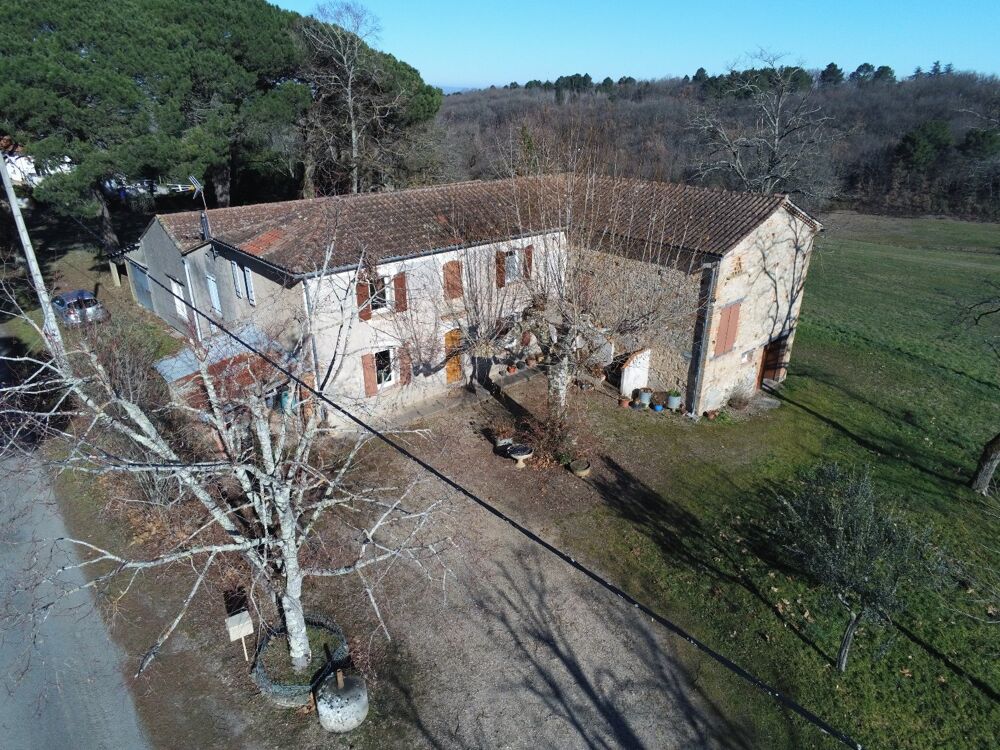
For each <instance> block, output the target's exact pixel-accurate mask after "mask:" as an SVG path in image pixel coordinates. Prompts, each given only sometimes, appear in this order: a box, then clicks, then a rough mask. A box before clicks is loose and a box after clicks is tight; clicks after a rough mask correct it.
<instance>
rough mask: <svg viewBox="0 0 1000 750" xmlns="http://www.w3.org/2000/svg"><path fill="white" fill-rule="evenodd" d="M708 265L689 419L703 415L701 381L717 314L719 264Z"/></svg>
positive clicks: (705, 267)
mask: <svg viewBox="0 0 1000 750" xmlns="http://www.w3.org/2000/svg"><path fill="white" fill-rule="evenodd" d="M720 262H721V261H718V260H717V261H715V262H714V263H706V264H705V265H703V266H702V269H708V271H709V282H708V296H707V298H706V300H705V314H704V315H702V321H701V329H700V330H699V331H698V367H697V369H696V370H695V373H694V388H693V389H692V391H693V393H694V399H693V401H694V403H693V404H692V405H691V411H689V412H688V417H690V418H691V419H698V417H699V415H700V414H701V381H702V378H703V376H704V373H705V365H706V363H707V362H708V332H709V330H711V328H712V315H713V314H714V312H715V285H716V283H717V282H718V280H719V263H720Z"/></svg>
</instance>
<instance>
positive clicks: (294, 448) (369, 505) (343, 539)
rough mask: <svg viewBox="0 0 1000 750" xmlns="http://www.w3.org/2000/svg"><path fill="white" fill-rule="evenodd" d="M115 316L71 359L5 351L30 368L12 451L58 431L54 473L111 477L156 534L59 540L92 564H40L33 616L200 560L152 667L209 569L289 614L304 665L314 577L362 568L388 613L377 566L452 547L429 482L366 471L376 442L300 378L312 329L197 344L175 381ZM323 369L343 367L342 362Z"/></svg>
mask: <svg viewBox="0 0 1000 750" xmlns="http://www.w3.org/2000/svg"><path fill="white" fill-rule="evenodd" d="M11 304H12V305H15V308H14V309H15V311H16V313H17V314H19V315H20V316H21V317H22V318H23V320H24V322H25V325H27V326H30V327H31V328H32V329H33V330H34V331H35V332H36V333H37V334H38V336H39V339H40V340H41V341H43V342H46V341H47V339H45V338H44V337H43V336H42V331H41V330H40V328H39V327H38V326H37V325H36V324H35V323H34V322H33V320H32V318H31V317H30V316H28V315H27V314H25V313H24V311H23V310H19V309H17V308H16V303H15V302H13V300H12V301H11ZM110 325H111V326H117V328H116V329H115V330H114V331H111V330H109V329H108V328H106V327H104V328H101V329H100V330H87V329H84V330H83V331H81V332H80V333H79V334H77V333H73V334H72V335H69V336H67V337H66V338H65V344H66V356H65V357H64V358H63V357H60V358H56V357H54V356H52V355H53V353H54V352H53V351H50V350H52V349H53V347H58V346H61V345H62V344H63V338H62V337H58V338H59V340H58V341H57V342H52V343H51V344H49V345H48V346H46V348H45V349H43V350H42V351H41V352H40V353H33V352H23V353H22V352H7V353H5V354H4V355H3V357H2V359H3V364H4V365H6V366H9V367H10V368H11V370H12V371H14V372H16V373H18V374H19V377H17V378H15V379H12V380H11V382H9V383H5V384H4V386H3V388H2V391H0V424H3V426H4V430H3V438H4V444H3V446H2V447H3V449H4V451H17V450H28V448H27V447H26V446H25V443H24V438H25V437H26V436H28V435H31V436H32V437H33V438H34V439H35V441H37V440H38V439H42V440H45V441H47V442H48V443H49V444H50V450H49V451H48V452H47V454H48V455H51V456H56V457H57V458H54V459H52V460H51V462H50V463H51V464H52V468H54V469H55V470H60V471H61V470H73V471H76V472H84V473H87V474H91V475H95V476H100V477H106V478H108V481H111V482H112V483H113V484H114V486H115V488H116V490H117V491H116V493H115V496H114V497H113V498H112V500H111V502H112V504H113V505H114V506H116V507H117V508H118V509H119V510H120V511H121V512H122V513H123V514H125V515H129V516H130V517H131V518H132V519H133V521H137V522H138V523H140V524H141V525H142V526H143V530H144V532H145V533H143V534H140V535H139V538H140V539H141V540H142V542H141V543H134V544H132V545H129V546H126V547H123V548H121V549H112V548H109V547H107V545H104V544H101V543H100V542H99V541H97V540H94V539H88V538H85V537H71V538H65V539H61V540H48V542H49V543H54V544H60V545H68V546H70V547H72V548H73V549H74V551H75V553H76V554H77V555H78V559H79V562H76V563H71V564H69V565H67V566H64V567H62V568H60V569H58V570H56V571H43V570H39V571H37V573H38V577H37V578H36V579H35V580H33V581H31V582H30V583H29V582H26V583H25V587H26V588H28V589H29V590H30V591H31V592H32V594H33V597H34V604H35V606H34V607H32V608H31V611H30V612H22V614H23V615H24V616H26V617H35V618H37V617H39V616H41V617H44V616H45V614H46V613H47V612H48V611H49V610H50V608H51V606H52V604H53V603H54V602H55V601H57V600H59V599H61V598H63V597H66V596H70V595H73V594H76V593H79V592H80V591H81V590H87V589H89V590H93V591H115V592H116V595H120V593H121V592H126V591H128V590H129V589H130V588H131V587H132V586H134V585H136V582H137V581H139V580H141V579H142V577H143V574H144V573H146V572H148V571H153V570H157V569H163V568H166V567H168V566H179V565H188V566H190V567H191V568H192V570H193V571H194V572H195V580H194V582H193V583H192V585H191V588H190V590H189V594H188V596H187V598H186V599H185V601H184V602H183V604H182V605H181V608H180V610H179V611H178V612H177V614H176V617H175V618H174V619H173V620H172V621H170V622H169V623H168V624H167V625H166V626H165V627H164V629H163V631H162V633H161V634H160V636H159V638H157V639H156V641H155V643H153V644H152V645H151V647H150V649H149V650H148V651H147V652H146V654H145V655H144V657H143V658H142V660H141V663H140V664H139V667H138V670H137V671H138V672H142V671H143V670H144V669H146V668H147V666H148V665H149V663H150V662H151V661H152V660H153V659H154V658H155V656H156V655H157V653H158V652H159V650H160V649H161V647H162V646H163V643H164V642H165V641H166V640H167V638H169V637H170V635H171V633H172V632H173V631H174V630H175V628H176V627H177V625H178V623H179V622H180V621H181V619H182V618H183V617H184V614H185V612H186V611H187V610H188V608H189V606H190V604H191V602H192V601H193V599H194V597H195V595H196V594H197V592H198V590H199V588H200V587H201V585H202V583H203V581H204V580H205V579H206V577H208V576H210V575H212V574H213V571H214V570H217V569H220V570H228V571H229V574H230V576H235V577H237V578H239V579H241V581H242V582H243V583H244V584H245V585H246V588H247V589H248V590H250V591H251V592H261V591H263V592H264V594H265V596H263V597H259V598H256V597H255V601H258V602H259V604H260V605H261V606H262V607H263V610H262V611H263V614H264V616H268V617H270V616H274V615H275V614H276V615H277V616H279V617H280V618H281V620H282V621H283V623H284V625H285V627H286V630H287V638H288V650H289V655H290V659H291V662H292V664H293V666H294V667H295V668H296V669H297V670H302V669H305V668H306V667H307V666H308V665H309V663H310V660H311V658H312V654H311V651H310V645H309V639H308V636H307V631H306V625H305V620H304V614H303V603H302V601H303V591H304V587H305V585H306V581H307V580H308V579H310V578H315V577H344V576H357V578H358V580H359V582H360V585H361V586H362V587H363V589H364V590H365V591H366V592H367V595H368V597H369V599H370V601H371V603H372V605H373V607H374V611H375V613H376V615H378V606H377V602H376V601H375V595H374V588H373V586H372V585H371V584H370V581H369V576H371V577H378V576H379V575H381V574H382V571H384V570H385V568H386V566H391V565H393V564H394V563H395V562H397V561H399V560H407V561H410V562H413V563H416V564H417V565H420V566H423V567H425V568H426V569H427V572H428V574H431V569H430V568H428V567H427V565H428V563H429V562H430V561H431V559H432V558H434V557H435V553H436V551H437V550H438V549H439V545H440V544H442V543H443V542H442V541H441V540H438V539H435V538H432V537H431V536H430V535H431V533H432V532H431V521H432V520H433V518H434V517H435V513H436V511H438V510H439V508H440V503H441V501H440V499H435V498H434V497H432V496H431V495H430V494H429V493H425V492H422V491H421V490H420V486H419V485H418V484H416V483H415V482H407V483H405V484H403V485H397V484H396V483H395V482H394V481H392V479H390V478H389V477H386V476H383V475H378V476H376V475H368V476H366V475H365V474H364V473H363V472H360V471H359V469H358V458H359V456H360V455H361V454H362V453H363V451H364V450H365V447H366V445H367V443H368V440H369V437H368V436H367V435H366V434H358V435H355V436H353V437H352V436H346V437H345V435H344V434H343V433H342V432H341V433H338V434H334V433H333V432H332V431H331V430H330V428H328V427H327V426H326V425H325V421H324V418H323V412H322V409H323V405H322V404H321V403H320V402H318V401H317V400H316V399H315V398H314V397H313V395H312V393H311V392H310V391H309V390H308V389H306V388H302V387H299V386H297V385H296V381H295V380H294V379H293V378H299V377H301V378H302V379H303V381H304V382H305V381H308V380H309V376H310V374H311V371H312V367H311V363H310V364H308V365H307V364H306V363H308V362H309V355H308V352H309V351H310V349H311V346H310V342H309V335H310V331H311V328H310V326H308V325H305V324H303V325H301V327H300V330H302V331H304V332H305V333H304V334H303V336H302V339H301V340H300V341H299V343H298V344H297V345H295V346H293V347H292V351H291V352H288V351H286V350H284V349H282V348H281V347H280V346H279V345H278V344H277V343H276V341H277V339H276V338H275V337H272V336H268V335H266V333H265V334H264V335H262V336H260V335H259V336H258V337H257V338H256V339H255V341H256V342H257V351H258V352H260V353H255V352H253V351H247V350H246V349H245V348H243V347H241V346H238V345H235V344H234V342H233V341H231V340H230V339H229V338H228V337H226V336H225V335H224V334H221V335H220V336H216V337H215V338H213V339H209V340H208V342H207V343H206V344H205V345H200V344H198V343H197V342H193V341H192V342H189V343H190V349H189V354H188V355H186V356H187V360H186V361H187V363H188V366H189V368H190V369H191V372H190V373H189V374H188V375H187V376H186V377H184V378H182V379H181V380H179V381H175V382H174V383H173V384H172V386H171V387H170V388H167V387H166V385H165V384H164V383H163V381H161V380H160V379H159V377H158V376H157V375H156V374H155V373H152V372H151V371H150V365H151V364H152V361H151V360H152V352H151V349H150V347H149V346H144V345H143V343H142V341H141V340H140V339H137V336H136V335H135V333H134V331H132V330H130V329H129V324H128V322H125V323H124V324H121V325H119V324H116V323H114V322H112V323H111V324H110ZM140 338H141V337H140ZM261 354H263V355H267V357H273V358H275V360H277V359H280V360H281V362H282V365H281V367H280V368H279V367H275V366H273V365H272V364H269V362H268V361H267V360H266V359H265V357H264V356H261ZM320 364H322V363H320ZM317 369H318V370H320V371H323V372H326V373H330V374H331V377H332V376H335V374H336V372H337V368H336V366H334V365H333V363H331V366H330V367H328V368H324V367H319V368H317ZM283 393H286V394H287V395H286V396H284V397H282V394H283ZM289 396H290V397H289ZM289 404H292V405H293V406H291V407H289ZM68 569H80V570H83V571H84V572H86V573H87V574H88V575H89V577H88V579H87V582H86V583H85V584H83V585H82V586H76V587H71V588H69V589H66V588H64V587H60V585H59V583H60V576H61V574H64V573H66V571H67V570H68ZM378 616H379V621H380V622H381V616H380V615H378ZM382 627H383V628H384V624H383V625H382Z"/></svg>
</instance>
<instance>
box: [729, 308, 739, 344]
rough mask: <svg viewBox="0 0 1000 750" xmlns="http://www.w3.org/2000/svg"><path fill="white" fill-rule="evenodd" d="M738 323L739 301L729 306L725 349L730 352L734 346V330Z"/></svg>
mask: <svg viewBox="0 0 1000 750" xmlns="http://www.w3.org/2000/svg"><path fill="white" fill-rule="evenodd" d="M739 325H740V303H739V302H734V303H733V304H731V305H730V306H729V330H728V334H729V335H728V336H726V351H727V352H731V351H732V350H733V347H734V346H736V330H737V329H738V328H739Z"/></svg>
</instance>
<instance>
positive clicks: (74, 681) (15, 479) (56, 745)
mask: <svg viewBox="0 0 1000 750" xmlns="http://www.w3.org/2000/svg"><path fill="white" fill-rule="evenodd" d="M0 508H2V512H0V518H3V519H4V525H3V526H0V601H2V602H3V603H4V604H8V603H9V602H10V601H11V591H12V586H13V585H14V584H15V583H16V582H17V581H18V580H20V579H21V578H22V576H21V575H20V573H21V571H23V570H24V569H25V568H26V567H27V566H28V565H29V564H30V563H31V562H32V560H33V559H35V560H36V561H37V560H44V564H45V565H48V566H50V567H55V566H57V565H60V564H62V561H63V560H65V557H62V558H61V559H58V558H57V559H50V558H47V557H41V556H40V557H38V558H33V556H34V555H35V554H36V553H37V552H38V551H39V548H38V547H37V545H35V544H33V543H32V541H31V540H32V539H43V538H53V537H58V536H61V535H63V534H64V533H65V527H64V526H63V522H62V519H61V518H60V517H59V515H58V512H57V511H56V509H55V503H54V500H53V497H52V489H51V486H50V485H49V483H48V481H47V479H46V478H45V476H44V474H43V472H42V471H41V470H40V469H39V468H38V467H37V466H35V465H34V464H32V463H30V462H26V461H24V460H22V459H15V458H9V457H8V458H5V459H3V460H0ZM15 509H23V510H24V513H23V515H21V514H20V513H18V511H17V510H15ZM12 510H13V511H14V517H15V519H16V520H15V523H14V524H12V526H13V528H9V527H8V525H7V523H6V521H7V519H10V518H11V517H12ZM76 580H77V581H81V580H82V577H81V576H79V575H77V576H76ZM29 599H30V598H29V596H28V595H27V594H15V595H14V596H13V604H14V606H15V607H18V608H21V609H26V608H27V604H28V602H29ZM92 605H93V600H92V599H89V598H88V597H86V596H84V597H81V596H80V595H77V596H76V598H75V599H74V600H73V602H72V603H69V602H67V603H66V604H65V605H59V606H58V607H57V608H56V609H55V610H54V611H53V612H52V614H51V615H50V616H49V618H48V619H47V620H46V621H45V622H44V623H43V624H42V625H41V626H40V628H39V629H38V633H37V636H38V637H37V638H36V642H35V644H34V648H32V644H31V641H30V638H31V635H32V633H31V632H30V631H31V628H29V627H25V626H21V627H18V628H16V629H11V628H10V626H9V625H6V624H4V623H0V670H2V677H3V684H4V687H5V688H6V689H4V690H0V747H3V748H4V749H5V750H22V748H23V749H24V750H36V749H37V750H49V748H53V749H54V750H92V749H93V750H103V749H104V748H108V750H132V749H133V748H135V749H136V750H142V749H144V748H148V747H149V743H148V742H147V740H146V738H145V736H144V733H143V730H142V728H141V725H140V723H139V719H138V717H137V715H136V712H135V707H134V705H133V703H132V696H131V694H130V693H129V691H128V689H127V688H126V686H125V682H124V679H123V677H122V674H121V671H120V665H121V661H122V653H121V651H120V650H119V649H118V648H117V647H116V646H115V645H114V644H113V643H112V642H111V641H110V640H109V639H108V635H107V632H106V631H105V628H104V624H103V622H102V620H101V618H100V616H99V615H98V614H97V612H96V610H94V609H93V608H92ZM5 613H6V612H5ZM28 656H30V659H28V658H27V657H28ZM25 668H26V669H27V671H26V672H25V673H24V675H23V677H19V673H20V671H21V670H22V669H25Z"/></svg>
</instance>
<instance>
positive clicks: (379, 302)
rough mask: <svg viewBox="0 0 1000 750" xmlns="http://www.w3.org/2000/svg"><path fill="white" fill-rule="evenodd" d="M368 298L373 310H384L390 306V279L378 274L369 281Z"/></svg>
mask: <svg viewBox="0 0 1000 750" xmlns="http://www.w3.org/2000/svg"><path fill="white" fill-rule="evenodd" d="M368 299H369V300H370V304H371V309H372V310H384V309H385V308H387V307H388V306H389V279H388V278H386V277H385V276H377V277H375V278H374V279H372V280H371V281H369V282H368Z"/></svg>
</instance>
